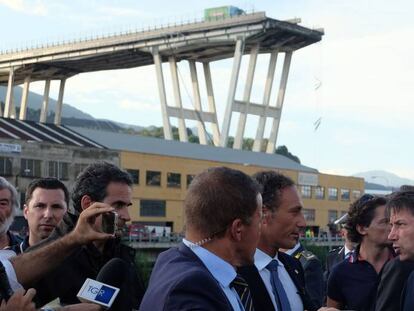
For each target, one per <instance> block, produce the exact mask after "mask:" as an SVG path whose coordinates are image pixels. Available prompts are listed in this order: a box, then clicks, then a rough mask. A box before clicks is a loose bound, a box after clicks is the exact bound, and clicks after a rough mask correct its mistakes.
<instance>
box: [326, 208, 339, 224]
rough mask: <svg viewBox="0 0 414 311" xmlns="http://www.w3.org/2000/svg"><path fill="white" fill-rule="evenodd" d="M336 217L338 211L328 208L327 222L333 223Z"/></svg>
mask: <svg viewBox="0 0 414 311" xmlns="http://www.w3.org/2000/svg"><path fill="white" fill-rule="evenodd" d="M337 219H338V211H334V210H329V211H328V223H333V222H334V221H335V220H337Z"/></svg>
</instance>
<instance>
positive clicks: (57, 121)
mask: <svg viewBox="0 0 414 311" xmlns="http://www.w3.org/2000/svg"><path fill="white" fill-rule="evenodd" d="M65 83H66V78H65V79H62V80H60V86H59V95H58V101H57V103H56V111H55V121H54V123H55V124H56V125H60V124H61V121H62V105H63V94H64V92H65Z"/></svg>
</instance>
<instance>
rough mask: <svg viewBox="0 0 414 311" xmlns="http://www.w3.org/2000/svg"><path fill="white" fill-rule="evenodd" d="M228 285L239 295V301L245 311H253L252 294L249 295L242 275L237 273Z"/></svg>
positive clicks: (247, 286)
mask: <svg viewBox="0 0 414 311" xmlns="http://www.w3.org/2000/svg"><path fill="white" fill-rule="evenodd" d="M230 287H233V288H234V289H235V290H236V292H237V294H238V295H239V297H240V301H241V303H242V305H243V308H244V310H245V311H254V307H253V301H252V296H251V295H250V290H249V285H248V284H247V282H246V281H245V279H243V277H242V276H241V275H240V274H238V275H237V276H236V277H235V278H234V280H233V281H232V282H231V283H230Z"/></svg>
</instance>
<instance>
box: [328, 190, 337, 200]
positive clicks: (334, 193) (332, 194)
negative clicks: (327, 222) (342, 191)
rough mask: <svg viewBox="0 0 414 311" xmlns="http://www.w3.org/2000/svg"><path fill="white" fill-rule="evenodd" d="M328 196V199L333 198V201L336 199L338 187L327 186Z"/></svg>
mask: <svg viewBox="0 0 414 311" xmlns="http://www.w3.org/2000/svg"><path fill="white" fill-rule="evenodd" d="M328 198H329V200H333V201H336V200H338V189H337V188H329V189H328Z"/></svg>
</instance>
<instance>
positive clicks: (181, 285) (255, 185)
mask: <svg viewBox="0 0 414 311" xmlns="http://www.w3.org/2000/svg"><path fill="white" fill-rule="evenodd" d="M131 187H132V181H131V178H130V176H129V175H128V173H126V172H125V171H123V170H121V169H119V168H118V167H117V166H115V165H113V164H110V163H106V162H98V163H95V164H92V165H90V166H88V167H87V168H86V169H85V170H84V171H83V172H81V174H80V175H79V176H78V177H77V180H76V182H75V185H74V187H73V189H71V191H70V193H69V191H68V189H66V187H65V185H64V184H63V183H62V182H60V181H59V180H57V179H54V178H42V179H37V180H34V181H33V182H32V183H31V184H30V185H29V187H28V188H27V191H26V196H25V202H24V210H23V214H24V217H25V218H26V220H27V223H28V227H29V230H28V235H27V237H25V238H24V239H23V240H20V239H19V238H18V237H16V236H14V235H13V234H12V233H11V232H10V231H9V227H10V225H11V223H12V222H13V217H14V214H15V211H16V209H17V208H18V199H17V192H16V190H15V188H14V187H13V186H12V185H11V184H10V183H9V182H8V181H7V180H6V179H4V178H2V177H0V247H1V248H2V249H3V250H1V251H0V260H1V265H0V295H1V298H2V299H3V300H2V302H1V303H0V311H1V310H8V311H10V310H23V311H28V310H38V309H36V308H42V307H43V306H45V305H46V304H47V303H49V302H50V301H53V300H55V299H57V298H59V302H60V305H61V307H58V308H56V307H54V308H52V309H51V308H50V307H43V310H80V311H82V310H91V311H92V310H101V306H99V305H97V304H92V303H82V302H81V301H80V300H79V299H78V297H77V294H78V292H79V290H80V289H81V287H82V285H83V283H84V282H85V280H86V279H87V278H90V279H94V280H98V281H101V282H103V283H106V284H109V285H111V286H114V287H116V288H119V289H120V291H119V294H118V296H117V298H116V299H115V301H114V303H113V304H112V306H111V307H110V310H123V311H128V310H143V311H145V310H148V311H157V310H229V311H230V310H236V311H252V310H256V311H259V310H265V311H266V310H269V311H270V310H277V311H299V310H308V311H316V310H319V311H332V310H361V311H393V310H404V311H408V310H414V295H413V293H414V273H412V271H414V189H413V188H410V187H409V186H406V187H402V189H401V191H398V192H395V193H393V194H392V195H390V196H387V197H377V196H372V195H368V194H365V195H363V196H362V197H360V198H359V199H358V200H356V201H355V202H353V203H352V204H351V206H350V208H349V212H348V214H347V216H346V217H345V218H346V219H342V222H343V223H342V227H343V228H342V230H341V232H342V234H343V236H344V237H345V241H346V243H345V245H344V246H343V247H341V248H339V249H337V250H334V251H332V252H330V253H329V254H328V257H327V262H326V269H325V270H326V271H325V273H323V269H322V264H321V262H320V260H319V259H318V258H317V257H316V256H315V255H314V254H313V253H311V252H309V251H307V250H306V249H304V247H303V245H301V244H300V243H299V237H300V235H301V233H302V232H303V230H304V229H305V227H306V222H305V219H304V216H303V213H302V209H303V202H302V200H301V197H300V195H299V193H298V190H297V188H296V185H295V183H294V181H293V180H292V179H291V178H289V177H287V176H285V175H283V174H281V173H278V172H275V171H263V172H258V173H256V174H255V175H253V176H248V175H246V174H245V173H243V172H241V171H238V170H234V169H230V168H226V167H217V168H210V169H207V170H206V171H204V172H202V173H201V174H199V175H198V176H196V178H195V179H194V180H193V181H192V183H191V185H190V187H189V189H188V191H187V194H186V197H185V200H184V206H183V208H184V212H185V238H184V239H183V241H182V243H180V244H179V245H178V246H177V247H172V248H170V249H169V250H167V251H165V252H163V253H161V254H160V255H159V256H158V258H157V260H156V263H155V266H154V268H153V271H152V274H151V277H150V280H149V284H148V287H147V288H145V287H144V283H143V281H142V279H141V273H140V271H139V267H138V266H137V265H136V262H135V250H134V249H132V248H130V247H128V246H125V245H124V244H122V243H121V241H120V234H121V232H120V231H117V232H115V233H114V234H110V233H105V232H104V230H103V217H104V215H107V214H108V213H111V212H113V211H115V212H116V213H117V215H118V217H117V218H116V219H117V226H116V227H117V228H123V227H124V226H125V224H126V223H127V222H128V221H130V216H129V213H128V207H129V206H130V205H131V204H132V188H131ZM70 199H71V203H72V205H70ZM70 206H71V207H70ZM2 271H3V272H4V273H3V274H2ZM2 275H3V276H4V277H3V278H2Z"/></svg>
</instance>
